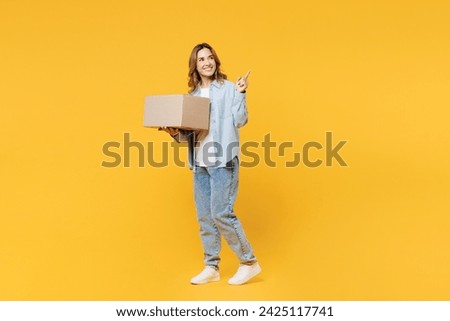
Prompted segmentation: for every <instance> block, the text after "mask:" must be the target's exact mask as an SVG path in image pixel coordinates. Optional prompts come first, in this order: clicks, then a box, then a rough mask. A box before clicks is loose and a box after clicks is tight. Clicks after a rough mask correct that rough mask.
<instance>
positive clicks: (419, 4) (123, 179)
mask: <svg viewBox="0 0 450 321" xmlns="http://www.w3.org/2000/svg"><path fill="white" fill-rule="evenodd" d="M449 12H450V3H449V2H448V1H444V0H442V1H319V2H317V1H316V2H314V1H273V2H261V1H255V2H253V3H250V2H248V1H221V2H191V1H178V2H170V1H169V2H164V3H163V2H162V1H128V2H124V1H106V0H105V1H12V0H2V1H1V2H0V39H1V42H0V46H1V47H0V49H1V50H0V106H1V118H0V121H1V126H0V137H1V138H0V139H1V149H0V153H1V154H0V162H1V163H0V164H1V166H0V171H1V194H0V197H1V205H0V206H1V208H0V211H1V212H0V213H1V214H0V215H1V224H0V299H3V300H449V299H450V250H449V245H450V233H449V231H450V217H449V213H450V206H449V201H448V197H449V187H450V184H449V179H450V169H449V166H448V159H449V156H450V153H449V151H450V150H449V143H450V133H449V130H448V122H449V116H450V113H449V111H448V108H449V106H450V95H449V86H450V63H449V61H450V60H449V57H450V42H449V41H448V40H449V36H450V22H449V19H448V14H449ZM203 41H206V42H209V43H210V44H212V45H213V47H214V48H215V49H216V50H217V52H218V54H219V57H220V58H221V60H222V63H223V69H224V71H225V73H227V74H228V76H229V78H230V79H231V80H233V81H235V80H236V78H237V77H238V76H240V75H243V74H244V73H245V72H246V71H247V70H248V69H251V70H252V73H251V75H250V78H249V81H250V86H249V89H248V95H247V103H248V108H249V116H250V120H249V123H248V125H247V126H246V127H244V128H243V129H242V130H241V139H242V141H250V140H253V141H257V142H261V141H262V139H263V137H264V135H265V134H267V133H269V132H270V133H271V136H272V139H273V140H274V141H277V142H279V143H280V142H282V141H292V142H293V143H294V146H295V150H296V151H301V147H302V145H303V144H304V143H306V142H308V141H318V142H320V143H322V144H324V142H325V132H326V131H332V132H333V135H334V136H333V140H334V141H335V142H336V143H337V142H338V141H340V140H347V141H348V143H347V144H346V145H345V146H344V147H343V148H342V150H341V152H340V154H341V156H342V157H343V158H344V159H345V161H346V162H347V163H348V164H349V166H348V167H340V166H338V165H337V163H336V162H335V163H334V165H333V166H332V167H326V166H324V165H322V166H320V167H318V168H308V167H305V166H303V165H300V166H298V167H296V168H286V167H285V166H284V165H283V162H284V161H285V160H286V157H275V156H274V159H276V160H277V162H278V166H277V167H276V168H269V167H268V166H266V165H264V164H260V165H259V166H257V167H254V168H243V169H242V170H241V176H240V179H241V180H240V190H239V197H238V200H237V204H236V208H235V210H236V213H237V214H238V216H239V217H240V219H241V221H242V223H243V225H244V227H245V230H246V233H247V235H248V237H249V239H250V241H251V243H252V245H253V247H254V249H255V252H256V255H257V257H258V259H259V260H260V262H261V265H262V268H263V273H262V274H261V276H260V277H258V278H256V279H255V281H254V282H251V283H250V284H248V285H246V286H242V287H231V286H229V285H227V283H226V280H227V279H228V278H229V277H230V276H231V275H232V274H233V273H234V272H235V270H236V268H237V264H238V262H237V259H236V258H235V256H234V254H233V253H232V252H231V251H230V250H229V248H228V246H227V245H226V244H225V243H224V245H223V251H222V253H223V255H222V258H223V260H222V264H221V269H222V281H221V282H219V283H214V284H208V285H205V286H191V285H190V284H189V279H190V277H192V276H193V275H195V274H196V273H197V272H199V271H200V270H201V268H202V249H201V244H200V238H199V235H198V226H197V222H196V219H195V211H194V202H193V195H192V176H191V175H192V174H191V172H190V171H189V170H188V169H186V168H179V167H176V166H174V165H173V164H171V166H168V167H165V168H153V167H150V166H148V165H147V166H145V167H144V168H139V167H138V166H137V152H136V150H133V154H132V156H133V157H132V166H131V167H130V168H124V167H123V166H120V167H118V168H104V167H102V166H101V163H102V161H111V159H110V158H108V157H106V156H105V155H103V154H102V146H103V144H104V143H106V142H108V141H117V142H121V143H123V134H124V133H130V135H131V139H132V140H133V141H139V142H141V143H142V144H146V143H147V142H156V143H157V146H160V145H158V144H160V143H161V142H164V141H167V142H168V141H170V139H169V137H168V136H167V135H166V134H164V133H162V132H158V131H156V130H154V129H149V128H144V127H143V126H142V117H143V102H144V97H145V96H146V95H151V94H170V93H184V92H186V91H187V61H188V56H189V53H190V51H191V49H192V47H193V46H194V45H195V44H197V43H199V42H203ZM183 151H185V150H183ZM258 153H259V154H260V155H262V150H261V149H258ZM289 155H291V156H292V151H290V154H289V153H288V155H287V156H289ZM160 156H161V148H160V147H158V148H157V149H156V152H155V158H157V157H160ZM185 156H186V155H185V153H184V152H183V158H184V159H185V158H186V157H185ZM312 156H314V157H323V151H321V152H315V153H313V154H312Z"/></svg>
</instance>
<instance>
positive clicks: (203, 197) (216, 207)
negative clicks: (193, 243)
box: [194, 157, 256, 268]
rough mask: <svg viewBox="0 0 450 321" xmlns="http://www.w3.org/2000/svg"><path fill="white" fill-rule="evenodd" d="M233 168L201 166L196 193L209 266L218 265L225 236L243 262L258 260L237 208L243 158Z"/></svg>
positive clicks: (198, 170)
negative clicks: (222, 240)
mask: <svg viewBox="0 0 450 321" xmlns="http://www.w3.org/2000/svg"><path fill="white" fill-rule="evenodd" d="M232 164H233V166H232V167H197V168H196V170H195V172H194V194H195V205H196V209H197V220H198V222H199V224H200V237H201V239H202V244H203V250H204V261H205V265H209V266H214V267H216V268H217V267H218V264H219V262H220V257H219V252H220V248H221V235H223V237H224V238H225V240H226V241H227V243H228V245H229V246H230V248H231V249H232V250H233V251H234V253H236V255H237V256H238V258H239V261H240V263H241V264H252V263H254V262H256V258H255V256H254V255H253V249H252V247H251V246H250V243H249V242H248V240H247V237H246V236H245V234H244V230H243V229H242V225H241V223H240V222H239V219H238V218H237V217H236V215H235V214H234V211H233V206H234V202H235V201H236V195H237V189H238V183H239V160H238V158H237V157H235V158H234V159H233V161H232Z"/></svg>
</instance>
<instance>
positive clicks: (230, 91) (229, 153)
mask: <svg viewBox="0 0 450 321" xmlns="http://www.w3.org/2000/svg"><path fill="white" fill-rule="evenodd" d="M200 94H201V91H200V88H197V89H196V90H194V91H193V92H192V93H191V95H193V96H200ZM245 97H246V96H245V93H240V92H238V91H237V89H236V87H235V85H234V84H233V83H232V82H231V81H228V80H224V81H223V83H219V82H218V81H216V80H214V81H213V82H212V83H211V85H210V87H209V99H210V116H209V130H210V131H212V136H213V137H214V141H213V143H214V146H215V147H216V148H215V150H216V153H215V154H214V155H211V156H214V159H215V160H216V162H215V164H212V163H211V164H207V166H210V167H225V166H226V165H227V163H228V162H230V161H231V160H232V159H233V158H234V157H236V156H237V157H238V158H239V156H240V148H239V128H240V127H242V126H244V125H245V124H247V121H248V113H247V106H246V99H245ZM191 134H192V131H181V132H180V135H179V136H178V139H177V141H188V138H189V136H191ZM195 134H196V136H197V137H196V141H199V140H201V138H202V136H203V137H204V136H206V132H205V131H195ZM197 145H198V143H197ZM189 156H190V157H189V166H190V168H192V164H193V163H196V161H195V151H194V150H193V144H189Z"/></svg>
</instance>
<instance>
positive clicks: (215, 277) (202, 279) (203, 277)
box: [191, 266, 220, 284]
mask: <svg viewBox="0 0 450 321" xmlns="http://www.w3.org/2000/svg"><path fill="white" fill-rule="evenodd" d="M219 280H220V274H219V271H217V270H216V269H215V268H213V267H212V266H206V267H205V268H204V269H203V271H202V272H200V274H198V275H196V276H194V277H193V278H192V279H191V284H205V283H208V282H214V281H219Z"/></svg>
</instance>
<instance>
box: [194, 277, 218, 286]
mask: <svg viewBox="0 0 450 321" xmlns="http://www.w3.org/2000/svg"><path fill="white" fill-rule="evenodd" d="M217 281H220V276H216V277H214V278H211V279H208V280H205V281H203V282H192V281H191V284H192V285H200V284H206V283H210V282H217Z"/></svg>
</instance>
